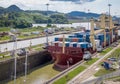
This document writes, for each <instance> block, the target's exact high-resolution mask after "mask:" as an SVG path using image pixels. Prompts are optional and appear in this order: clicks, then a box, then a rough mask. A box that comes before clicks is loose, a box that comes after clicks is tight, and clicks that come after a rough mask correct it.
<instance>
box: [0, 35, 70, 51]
mask: <svg viewBox="0 0 120 84" xmlns="http://www.w3.org/2000/svg"><path fill="white" fill-rule="evenodd" d="M68 35H69V34H66V35H65V36H66V37H67V36H68ZM61 36H62V34H61V35H54V36H49V37H48V41H49V42H52V41H54V38H55V37H61ZM30 43H31V45H32V46H34V45H38V44H43V43H46V37H40V38H35V39H29V40H23V41H17V49H19V48H24V47H29V46H30ZM13 46H14V42H9V43H3V44H0V52H5V51H6V49H7V51H11V50H13Z"/></svg>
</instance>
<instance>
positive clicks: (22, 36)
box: [18, 35, 38, 39]
mask: <svg viewBox="0 0 120 84" xmlns="http://www.w3.org/2000/svg"><path fill="white" fill-rule="evenodd" d="M37 36H38V35H29V36H24V35H20V36H18V38H21V39H25V38H34V37H37Z"/></svg>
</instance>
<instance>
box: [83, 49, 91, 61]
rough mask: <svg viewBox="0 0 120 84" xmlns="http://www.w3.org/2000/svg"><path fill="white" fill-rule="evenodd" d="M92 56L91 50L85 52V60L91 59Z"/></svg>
mask: <svg viewBox="0 0 120 84" xmlns="http://www.w3.org/2000/svg"><path fill="white" fill-rule="evenodd" d="M91 57H92V54H91V53H90V52H89V51H85V52H84V54H83V59H84V60H89V59H91Z"/></svg>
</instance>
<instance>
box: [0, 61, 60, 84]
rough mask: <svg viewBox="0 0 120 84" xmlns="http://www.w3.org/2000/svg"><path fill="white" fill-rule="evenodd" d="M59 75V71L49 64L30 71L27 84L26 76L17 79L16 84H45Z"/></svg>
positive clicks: (5, 83) (8, 83)
mask: <svg viewBox="0 0 120 84" xmlns="http://www.w3.org/2000/svg"><path fill="white" fill-rule="evenodd" d="M28 71H29V70H28ZM58 73H59V71H57V70H55V69H53V64H51V63H47V64H44V65H42V66H40V67H37V68H34V69H33V70H30V71H29V73H28V75H27V81H26V83H24V82H23V80H24V76H20V77H18V78H17V80H16V84H43V82H45V81H46V80H48V79H50V78H52V77H53V76H55V75H57V74H58ZM0 84H14V81H3V83H0Z"/></svg>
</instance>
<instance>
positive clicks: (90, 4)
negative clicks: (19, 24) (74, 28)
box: [0, 0, 120, 16]
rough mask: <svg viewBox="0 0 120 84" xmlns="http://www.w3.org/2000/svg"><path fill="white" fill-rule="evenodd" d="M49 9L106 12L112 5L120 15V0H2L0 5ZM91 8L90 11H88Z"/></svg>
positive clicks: (116, 13) (114, 13) (66, 11)
mask: <svg viewBox="0 0 120 84" xmlns="http://www.w3.org/2000/svg"><path fill="white" fill-rule="evenodd" d="M47 3H49V4H50V5H49V6H48V9H49V10H52V11H58V12H63V13H68V12H71V11H84V12H93V13H99V14H101V13H106V12H108V10H109V7H108V4H109V3H110V4H112V6H111V7H110V9H111V14H112V15H117V16H120V9H119V8H120V5H119V4H120V0H0V6H2V7H5V8H7V7H8V6H10V5H13V4H15V5H17V6H18V7H20V8H21V9H23V10H47V6H46V4H47ZM88 10H89V11H88Z"/></svg>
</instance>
